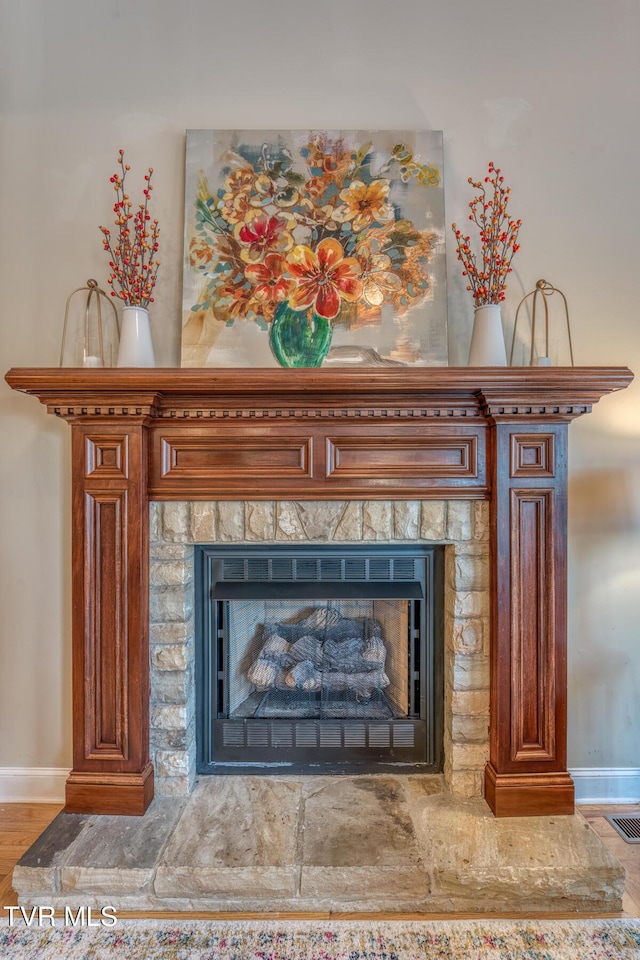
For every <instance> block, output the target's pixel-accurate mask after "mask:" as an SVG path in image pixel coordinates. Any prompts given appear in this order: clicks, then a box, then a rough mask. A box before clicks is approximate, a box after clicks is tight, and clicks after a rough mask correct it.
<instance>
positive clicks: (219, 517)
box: [6, 367, 632, 817]
mask: <svg viewBox="0 0 640 960" xmlns="http://www.w3.org/2000/svg"><path fill="white" fill-rule="evenodd" d="M6 379H7V381H8V383H9V384H10V386H12V387H13V388H14V389H17V390H21V391H24V392H26V393H31V394H34V395H36V396H37V397H38V398H39V399H40V400H41V402H42V403H44V404H45V405H46V406H47V409H48V411H49V412H50V413H53V414H54V415H56V416H60V417H62V418H64V419H66V420H67V421H69V422H70V424H71V432H72V511H73V523H74V537H73V540H72V567H73V569H72V590H73V617H72V648H73V739H74V760H73V770H72V772H71V774H70V776H69V779H68V781H67V805H66V809H67V811H68V812H70V813H80V814H87V813H89V814H100V813H111V814H138V815H140V814H142V813H144V811H145V810H146V809H147V807H148V806H149V804H150V802H151V800H152V798H153V793H154V770H153V764H152V762H151V760H150V753H149V747H150V741H151V744H152V746H153V751H154V761H155V764H156V766H157V768H158V775H159V780H160V781H161V784H160V786H161V789H162V791H171V790H177V791H185V790H187V789H188V787H189V779H190V776H191V768H190V764H191V763H192V761H191V749H190V747H188V739H189V737H191V736H192V735H191V734H190V733H189V731H190V721H191V715H190V701H189V699H188V697H187V695H186V693H185V694H183V697H184V699H183V701H182V702H176V700H175V699H174V700H172V699H171V696H172V695H173V697H174V698H175V697H177V686H179V685H180V684H185V681H186V680H189V681H190V674H189V671H190V669H191V668H190V666H189V658H190V645H192V641H191V640H190V638H189V636H188V630H187V626H188V624H189V618H188V616H187V608H188V605H189V602H190V601H189V600H188V598H187V593H186V592H184V590H183V589H182V588H183V587H184V583H183V584H176V583H174V582H171V578H172V577H173V578H176V577H180V576H181V577H182V578H183V580H184V579H185V578H188V576H189V572H188V564H187V562H186V548H188V539H189V538H191V537H192V536H193V535H194V530H195V528H197V527H198V525H201V526H202V527H203V528H205V527H206V526H207V524H209V527H210V529H209V531H207V534H206V536H205V534H204V532H202V533H200V532H198V533H197V539H198V540H199V539H200V538H202V539H204V540H207V541H208V540H210V539H211V533H212V532H213V535H214V537H216V538H218V539H224V538H225V537H227V536H229V538H230V539H233V538H234V537H235V536H237V534H235V533H232V534H229V533H227V532H226V531H227V530H228V529H230V527H229V524H230V525H231V528H233V524H234V523H236V524H237V522H238V517H239V516H240V515H242V518H243V524H244V526H243V533H242V536H243V537H247V539H251V538H252V537H253V536H255V533H254V531H255V529H256V526H255V524H258V518H259V517H261V519H260V521H259V523H260V524H261V528H262V529H263V530H264V531H267V528H269V524H270V523H271V522H272V524H273V527H272V529H273V534H271V530H270V529H269V530H268V532H269V537H267V539H269V538H270V537H271V535H273V537H274V539H275V540H278V539H279V537H284V538H285V539H286V538H287V537H292V538H295V536H296V533H295V530H297V529H298V526H297V525H300V527H301V528H302V530H303V531H304V538H307V539H311V540H313V539H315V535H314V534H313V530H311V533H310V529H311V528H312V527H313V526H314V523H313V521H311V528H310V527H309V522H310V518H312V516H313V513H314V510H315V511H316V512H317V513H318V515H319V516H322V514H323V511H324V517H323V519H322V520H321V521H318V522H321V523H322V524H323V535H324V532H326V529H327V528H326V527H324V524H325V523H326V522H327V515H331V511H332V509H335V510H336V512H337V511H338V510H341V511H342V512H341V513H340V518H339V519H337V518H335V524H333V523H332V522H329V523H328V526H329V527H330V528H331V527H332V526H333V536H334V537H335V536H336V533H337V532H338V531H339V530H340V529H344V527H343V526H342V524H343V520H345V518H348V517H352V516H353V515H359V512H361V516H362V527H361V531H362V532H361V536H362V537H363V538H366V537H367V536H369V535H372V534H373V533H375V535H376V536H387V535H388V536H389V538H390V539H392V540H393V539H395V538H399V539H405V538H408V539H412V538H413V537H414V536H418V537H425V538H428V539H434V540H442V541H446V542H450V546H449V547H448V562H447V568H448V576H447V582H448V590H449V599H448V609H449V617H448V627H447V647H448V649H449V651H450V655H449V656H448V666H447V670H446V675H447V676H446V681H445V683H446V697H447V701H448V703H449V704H450V708H449V709H448V719H447V723H446V726H447V730H446V733H445V753H446V758H447V759H446V766H445V775H446V777H447V780H448V783H449V786H450V787H451V789H452V790H453V791H454V792H459V793H460V794H465V793H466V794H472V795H476V794H477V793H478V792H479V784H478V781H479V779H480V776H479V775H480V770H481V767H482V764H483V761H484V759H485V757H486V755H487V742H486V738H485V735H484V731H483V725H484V724H485V723H486V718H487V713H486V709H487V707H486V701H487V686H488V690H489V713H488V718H489V742H488V755H489V759H488V762H487V764H486V766H485V769H484V795H485V798H486V800H487V802H488V804H489V806H490V808H491V810H492V811H493V813H494V814H495V815H496V816H498V817H503V816H507V817H508V816H542V815H545V814H556V815H557V814H569V813H572V812H573V783H572V781H571V777H570V775H569V773H568V772H567V769H566V509H567V427H568V424H569V422H570V421H571V420H572V419H573V418H575V417H577V416H580V415H582V414H585V413H588V412H589V411H590V409H591V405H592V404H593V403H595V402H597V401H598V400H599V399H600V398H601V397H602V396H604V395H605V394H607V393H609V392H612V391H614V390H618V389H622V388H624V387H625V386H626V385H627V384H628V383H629V382H630V381H631V379H632V375H631V373H630V371H628V370H627V369H626V368H611V367H609V368H608V367H591V368H555V369H551V370H550V369H544V368H533V369H529V368H507V369H500V368H495V369H494V368H475V369H473V368H459V369H457V368H425V369H409V370H401V371H399V372H398V371H397V370H395V369H394V370H388V369H358V370H322V369H321V370H300V371H295V370H276V371H273V370H171V369H166V370H162V369H159V370H137V369H132V370H120V369H117V370H99V371H96V370H89V371H88V370H82V369H80V370H70V369H42V370H39V369H22V370H12V371H10V372H9V373H8V374H7V377H6ZM156 502H158V503H157V504H156V505H154V506H151V507H150V503H151V504H155V503H156ZM212 502H215V504H216V506H215V508H213V509H212V507H211V503H212ZM256 502H260V503H263V504H265V506H263V507H261V508H260V509H259V510H257V509H256V508H255V503H256ZM239 504H243V505H242V506H239ZM269 504H270V505H271V506H269ZM274 504H277V505H278V506H273V505H274ZM313 504H315V506H312V505H313ZM337 504H340V506H339V507H338V506H335V505H337ZM331 505H333V507H332V506H331ZM234 516H235V517H236V520H235V521H234V520H233V517H234ZM268 517H271V518H272V520H267V518H268ZM305 517H306V518H307V519H306V521H305V519H304V518H305ZM180 518H181V519H180ZM178 521H179V522H178ZM150 522H151V527H152V530H151V534H152V548H151V554H152V556H151V568H152V570H153V571H154V572H153V576H154V578H155V577H162V576H164V577H165V578H166V579H168V580H169V582H167V583H165V584H160V583H158V581H157V580H156V579H154V580H153V587H152V592H151V598H150V594H149V572H150V563H149V561H150V557H149V553H150V548H149V526H150ZM438 524H439V525H440V529H439V530H438V531H437V532H434V530H433V529H430V528H432V527H435V526H437V525H438ZM211 525H213V526H211ZM463 528H464V531H463ZM487 528H488V540H487ZM317 529H318V528H317V527H316V530H317ZM409 530H411V533H410V535H409V534H408V531H409ZM159 531H162V532H161V534H160V533H159ZM292 531H294V532H292ZM400 534H402V536H399V535H400ZM159 535H161V537H162V539H161V540H158V539H157V537H158V536H159ZM350 538H351V534H350V535H349V537H348V538H347V539H350ZM356 539H357V538H356ZM471 547H473V549H470V548H471ZM487 548H488V554H487ZM157 551H159V552H160V553H159V555H156V556H153V554H154V552H157ZM172 551H173V552H174V553H175V556H174V557H172V556H171V553H172ZM482 557H485V558H486V559H485V560H484V561H482V560H481V558H482ZM471 558H473V560H472V559H471ZM483 570H484V572H483ZM487 575H488V583H489V593H488V596H489V603H488V608H489V609H488V610H487V592H486V578H487ZM465 578H466V579H467V580H469V578H470V581H471V584H472V586H473V587H474V588H475V589H467V588H466V587H468V586H469V584H468V583H467V585H466V587H465V585H464V584H465ZM483 578H485V579H484V580H483ZM454 586H455V589H454ZM176 587H178V588H180V589H182V600H181V601H177V602H178V603H179V604H180V603H181V605H182V617H183V622H182V624H180V620H179V619H178V618H176V619H174V618H173V615H171V616H169V615H168V614H167V613H166V612H163V613H161V614H160V618H159V610H158V609H157V604H158V602H159V599H158V598H159V597H160V595H162V597H163V599H164V600H165V601H166V602H167V603H169V597H170V596H171V594H172V591H173V592H174V593H175V594H176V595H177V591H176V590H175V589H174V588H176ZM150 599H151V607H150ZM476 604H477V605H476ZM150 613H151V619H152V621H153V623H152V628H151V644H152V646H151V662H152V664H153V668H152V669H153V675H152V676H153V688H152V690H151V697H152V698H153V699H152V701H151V702H152V704H153V707H152V716H151V728H150V666H149V664H150V647H149V639H150V638H149V633H150V630H149V619H150ZM487 616H488V619H489V623H490V631H487V629H486V626H487ZM172 631H173V634H172ZM489 632H490V636H491V642H490V646H489V649H488V650H487V645H488V633H489ZM487 656H488V661H487V659H486V658H487ZM183 661H184V668H183V667H182V662H183ZM487 662H488V665H489V676H488V679H487ZM178 665H180V670H177V669H175V668H176V666H178ZM167 667H169V668H170V669H166V668H167ZM172 675H175V676H172ZM180 678H181V679H180ZM172 684H173V693H172ZM150 729H151V730H152V731H153V732H152V734H151V737H150Z"/></svg>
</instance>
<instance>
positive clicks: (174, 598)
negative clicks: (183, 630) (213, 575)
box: [149, 586, 193, 623]
mask: <svg viewBox="0 0 640 960" xmlns="http://www.w3.org/2000/svg"><path fill="white" fill-rule="evenodd" d="M192 615H193V597H192V596H191V591H189V590H184V589H183V588H182V587H180V586H172V587H154V588H153V589H151V590H150V591H149V618H150V620H151V622H152V623H176V622H184V621H187V620H190V619H191V617H192Z"/></svg>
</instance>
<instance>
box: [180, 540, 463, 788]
mask: <svg viewBox="0 0 640 960" xmlns="http://www.w3.org/2000/svg"><path fill="white" fill-rule="evenodd" d="M195 551H196V637H197V642H196V677H197V683H196V707H197V711H196V712H197V742H198V771H199V772H200V773H241V772H246V771H253V772H267V771H271V772H273V769H274V767H283V768H286V769H287V770H289V771H291V769H292V768H295V769H296V770H298V769H300V770H305V771H307V772H315V773H323V772H332V771H334V770H337V771H339V772H348V771H351V772H371V771H376V770H387V769H389V767H393V768H394V769H396V770H398V769H403V770H405V771H415V770H416V768H419V769H421V770H423V771H425V772H436V771H439V770H440V768H441V755H442V713H443V693H442V658H443V654H442V646H443V643H442V605H443V589H444V588H443V574H442V569H443V556H444V555H443V548H442V547H439V546H435V545H433V546H424V545H411V546H404V545H402V546H394V547H391V546H389V545H382V544H380V545H378V544H366V545H365V544H362V545H357V546H356V545H354V546H349V547H337V546H335V545H333V544H331V545H329V544H326V545H325V544H316V545H300V546H297V547H290V546H288V545H280V544H274V545H271V546H257V545H252V544H243V545H232V546H226V547H223V546H221V545H215V546H214V545H211V546H209V545H206V546H205V545H199V546H197V547H196V548H195Z"/></svg>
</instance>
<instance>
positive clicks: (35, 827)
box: [0, 803, 640, 919]
mask: <svg viewBox="0 0 640 960" xmlns="http://www.w3.org/2000/svg"><path fill="white" fill-rule="evenodd" d="M61 809H62V807H61V806H60V805H59V804H52V803H2V804H0V916H3V915H4V911H3V910H2V907H8V906H14V905H16V904H17V902H18V900H17V897H16V894H15V893H14V890H13V888H12V886H11V874H12V872H13V867H14V865H15V864H16V863H17V861H18V860H19V859H20V857H21V856H22V854H23V853H24V852H25V851H26V850H28V849H29V847H30V846H31V844H32V843H33V842H34V841H35V840H36V839H37V838H38V837H39V836H40V834H41V833H42V831H43V830H44V829H45V827H47V826H48V824H49V823H50V822H51V821H52V820H53V818H54V817H55V816H56V814H57V813H59V812H60V810H61ZM578 810H579V812H580V813H581V814H582V816H583V817H585V819H586V820H588V821H589V823H590V824H591V826H592V828H593V829H594V830H595V831H596V833H597V834H598V836H600V837H601V838H602V840H603V841H604V843H605V844H606V845H607V847H608V848H609V849H610V850H611V852H612V853H613V854H614V856H616V857H617V858H618V860H619V861H620V862H621V863H622V864H623V866H624V867H625V869H626V871H627V883H626V893H625V897H624V901H623V908H624V912H623V916H625V917H640V843H626V842H625V841H624V840H623V839H622V837H620V836H619V834H618V833H617V832H616V831H615V830H614V828H613V827H612V826H611V824H610V823H609V822H608V821H607V820H605V819H604V818H605V816H606V815H607V814H611V813H618V814H623V815H624V816H630V815H635V814H640V805H638V806H633V807H630V806H624V807H612V806H608V807H604V806H598V807H595V806H594V807H578ZM121 916H122V914H121ZM149 916H151V914H149ZM160 916H161V915H160ZM190 916H191V917H195V916H198V915H197V914H190ZM318 916H319V915H318ZM381 919H382V918H381Z"/></svg>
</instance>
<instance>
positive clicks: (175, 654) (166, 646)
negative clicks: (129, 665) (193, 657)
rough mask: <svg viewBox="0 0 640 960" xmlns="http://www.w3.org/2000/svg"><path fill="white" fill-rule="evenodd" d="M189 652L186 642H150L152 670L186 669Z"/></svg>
mask: <svg viewBox="0 0 640 960" xmlns="http://www.w3.org/2000/svg"><path fill="white" fill-rule="evenodd" d="M189 653H190V650H189V647H188V646H187V644H186V643H158V644H155V643H154V644H151V666H152V668H153V669H154V670H186V668H187V659H188V656H189Z"/></svg>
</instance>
